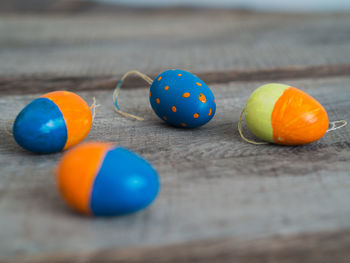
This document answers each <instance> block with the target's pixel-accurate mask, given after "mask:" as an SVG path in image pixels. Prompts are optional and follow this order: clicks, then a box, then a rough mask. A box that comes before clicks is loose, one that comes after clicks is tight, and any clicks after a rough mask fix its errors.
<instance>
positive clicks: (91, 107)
mask: <svg viewBox="0 0 350 263" xmlns="http://www.w3.org/2000/svg"><path fill="white" fill-rule="evenodd" d="M92 101H93V102H92V104H91V106H90V110H92V123H93V122H94V120H95V116H96V112H97V111H96V109H97V108H98V107H100V106H101V105H100V104H96V98H95V97H93V98H92Z"/></svg>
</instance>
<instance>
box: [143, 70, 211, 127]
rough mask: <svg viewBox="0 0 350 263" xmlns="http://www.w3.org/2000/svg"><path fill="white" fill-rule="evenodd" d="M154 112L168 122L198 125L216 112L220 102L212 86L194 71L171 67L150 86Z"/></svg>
mask: <svg viewBox="0 0 350 263" xmlns="http://www.w3.org/2000/svg"><path fill="white" fill-rule="evenodd" d="M149 97H150V103H151V106H152V108H153V110H154V112H155V113H156V114H157V115H158V117H159V118H161V119H162V120H163V121H165V122H166V123H168V124H170V125H173V126H177V127H186V128H194V127H199V126H202V125H204V124H206V123H207V122H208V121H210V120H211V119H212V118H213V116H214V115H215V111H216V102H215V98H214V95H213V93H212V92H211V90H210V88H209V87H208V86H207V85H206V84H205V83H204V82H203V81H202V80H201V79H199V78H198V77H196V76H195V75H193V74H192V73H189V72H186V71H183V70H167V71H164V72H163V73H161V74H160V75H158V76H157V77H156V78H155V80H154V81H153V83H152V86H151V88H150V93H149Z"/></svg>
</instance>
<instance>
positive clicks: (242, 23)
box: [0, 9, 350, 77]
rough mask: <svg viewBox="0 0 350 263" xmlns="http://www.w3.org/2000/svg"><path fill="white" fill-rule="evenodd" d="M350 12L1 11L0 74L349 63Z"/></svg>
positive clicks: (209, 69) (89, 73)
mask: <svg viewBox="0 0 350 263" xmlns="http://www.w3.org/2000/svg"><path fill="white" fill-rule="evenodd" d="M349 17H350V15H349V14H318V15H311V14H270V13H266V14H259V13H249V12H245V13H244V12H234V11H229V10H228V11H221V12H213V11H208V10H191V9H190V10H187V11H176V10H175V11H174V12H170V11H169V12H161V11H158V12H152V11H149V12H147V11H145V12H134V13H132V12H125V13H123V12H120V13H116V14H113V13H110V14H105V15H103V14H85V15H84V14H80V15H77V16H69V15H50V16H49V15H45V14H41V15H39V14H36V15H25V16H24V15H22V16H20V15H2V16H1V17H0V24H1V27H0V49H1V52H0V61H3V63H0V75H1V76H5V77H8V76H19V75H20V76H21V75H33V74H34V75H36V74H41V75H43V74H44V75H45V74H49V76H55V77H57V76H68V77H71V76H85V77H87V76H88V77H91V76H111V75H112V76H120V75H121V74H123V73H124V72H126V71H129V70H133V69H137V70H140V71H142V72H144V73H147V74H154V73H157V72H161V71H163V70H165V69H169V68H181V69H184V70H189V71H193V72H215V71H226V70H228V71H230V70H257V69H266V68H279V67H282V68H287V67H291V66H317V65H321V66H326V65H340V64H349V63H350V33H349V28H350V19H349Z"/></svg>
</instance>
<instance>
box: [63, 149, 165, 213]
mask: <svg viewBox="0 0 350 263" xmlns="http://www.w3.org/2000/svg"><path fill="white" fill-rule="evenodd" d="M56 176H57V185H58V188H59V191H60V193H61V196H62V197H63V199H64V200H65V201H66V202H67V203H68V205H70V206H71V207H72V208H74V209H75V210H77V211H79V212H81V213H83V214H88V215H94V216H113V215H124V214H128V213H132V212H135V211H138V210H141V209H143V208H145V207H147V206H148V205H150V204H151V203H152V201H153V200H154V199H155V198H156V196H157V194H158V191H159V179H158V175H157V172H156V171H155V170H154V169H153V168H152V166H151V165H150V164H149V163H148V162H147V161H145V160H144V159H142V158H141V157H140V156H138V155H136V154H135V153H133V152H131V151H129V150H127V149H125V148H122V147H117V146H114V145H113V144H110V143H104V142H88V143H82V144H80V145H78V146H75V147H74V148H72V149H70V150H68V151H67V152H66V153H65V154H64V155H63V157H62V159H61V160H60V162H59V163H58V166H57V170H56Z"/></svg>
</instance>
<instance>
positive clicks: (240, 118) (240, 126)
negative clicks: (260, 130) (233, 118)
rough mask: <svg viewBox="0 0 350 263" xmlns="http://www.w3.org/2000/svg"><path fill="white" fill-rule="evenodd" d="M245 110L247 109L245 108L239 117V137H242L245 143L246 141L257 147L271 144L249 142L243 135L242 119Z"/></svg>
mask: <svg viewBox="0 0 350 263" xmlns="http://www.w3.org/2000/svg"><path fill="white" fill-rule="evenodd" d="M244 110H245V108H243V110H242V111H241V115H240V116H239V121H238V132H239V135H240V136H241V138H242V139H243V141H246V142H247V143H250V144H255V145H263V144H269V143H268V142H256V141H253V140H249V139H248V138H246V137H245V136H244V135H243V132H242V118H243V114H244Z"/></svg>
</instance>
